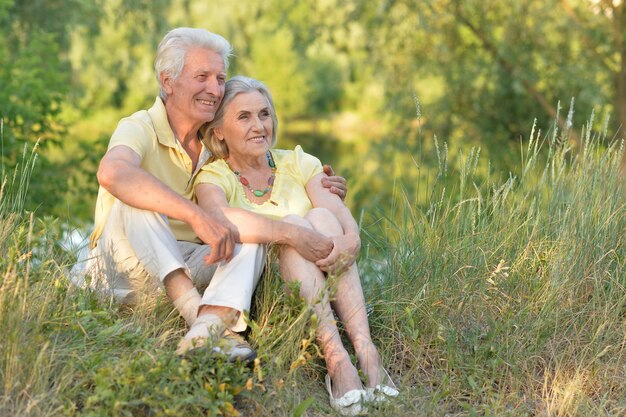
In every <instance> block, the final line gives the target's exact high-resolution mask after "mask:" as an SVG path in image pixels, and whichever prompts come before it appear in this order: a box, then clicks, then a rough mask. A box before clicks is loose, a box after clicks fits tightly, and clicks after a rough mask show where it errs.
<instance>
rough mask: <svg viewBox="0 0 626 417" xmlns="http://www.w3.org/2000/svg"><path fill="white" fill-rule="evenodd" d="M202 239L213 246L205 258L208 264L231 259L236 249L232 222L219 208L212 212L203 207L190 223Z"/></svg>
mask: <svg viewBox="0 0 626 417" xmlns="http://www.w3.org/2000/svg"><path fill="white" fill-rule="evenodd" d="M190 224H191V227H192V228H193V231H194V232H196V235H197V236H198V237H199V238H200V240H201V241H202V242H204V243H206V244H207V245H209V246H210V247H211V254H210V255H207V256H206V257H205V258H204V262H205V263H206V264H207V265H211V264H213V263H216V262H219V261H226V262H228V261H230V260H231V259H232V257H233V252H234V250H235V233H234V231H233V228H232V227H231V226H232V224H231V223H230V222H229V221H228V219H226V217H225V216H224V214H223V213H222V212H221V211H220V210H219V209H217V210H212V211H211V212H210V213H209V212H206V211H204V210H202V209H200V210H199V212H198V216H197V217H195V218H194V221H193V222H191V223H190Z"/></svg>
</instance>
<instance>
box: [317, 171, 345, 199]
mask: <svg viewBox="0 0 626 417" xmlns="http://www.w3.org/2000/svg"><path fill="white" fill-rule="evenodd" d="M323 169H324V174H326V175H328V176H327V177H323V178H322V185H323V186H324V187H326V188H328V189H329V190H330V192H331V193H333V194H337V195H338V196H339V198H341V199H342V200H345V199H346V194H347V193H348V187H347V185H346V179H345V178H344V177H339V176H337V175H335V171H333V168H332V167H331V166H330V165H324V167H323Z"/></svg>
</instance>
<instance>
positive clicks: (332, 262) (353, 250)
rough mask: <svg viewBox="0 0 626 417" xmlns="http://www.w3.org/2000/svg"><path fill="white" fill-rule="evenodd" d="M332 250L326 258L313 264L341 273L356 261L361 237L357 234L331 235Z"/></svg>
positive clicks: (329, 271) (333, 272) (325, 269)
mask: <svg viewBox="0 0 626 417" xmlns="http://www.w3.org/2000/svg"><path fill="white" fill-rule="evenodd" d="M331 239H332V241H333V250H332V252H331V253H330V255H328V256H327V257H326V258H324V259H321V260H319V261H317V262H315V264H316V265H317V266H318V267H319V268H320V269H321V270H322V271H324V272H328V273H332V274H342V273H344V272H345V271H346V270H347V269H348V268H350V267H351V266H352V265H353V264H354V262H355V261H356V258H357V256H358V255H359V250H360V249H361V239H359V237H358V236H350V235H341V236H332V237H331Z"/></svg>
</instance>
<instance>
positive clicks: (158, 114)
mask: <svg viewBox="0 0 626 417" xmlns="http://www.w3.org/2000/svg"><path fill="white" fill-rule="evenodd" d="M148 114H149V115H150V119H152V125H153V126H154V132H155V133H156V136H157V140H158V141H159V143H161V144H162V145H165V146H169V147H171V148H175V147H176V137H175V136H174V131H172V127H171V126H170V123H169V121H168V120H167V111H166V110H165V103H163V100H161V97H158V96H157V98H156V100H155V101H154V104H153V105H152V107H150V109H149V110H148Z"/></svg>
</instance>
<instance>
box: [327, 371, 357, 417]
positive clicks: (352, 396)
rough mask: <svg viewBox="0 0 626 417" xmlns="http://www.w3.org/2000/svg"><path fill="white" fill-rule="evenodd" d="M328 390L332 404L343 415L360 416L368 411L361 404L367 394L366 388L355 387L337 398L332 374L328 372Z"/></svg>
mask: <svg viewBox="0 0 626 417" xmlns="http://www.w3.org/2000/svg"><path fill="white" fill-rule="evenodd" d="M326 391H328V396H329V397H330V406H331V407H332V408H333V409H334V410H335V411H337V412H338V413H339V414H341V415H342V416H360V415H363V414H366V413H367V409H366V408H364V407H363V404H361V402H362V400H363V398H364V397H365V395H366V393H365V390H362V389H353V390H351V391H348V392H346V393H345V394H343V396H342V397H341V398H337V399H335V397H333V389H332V382H331V380H330V375H328V374H326Z"/></svg>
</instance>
